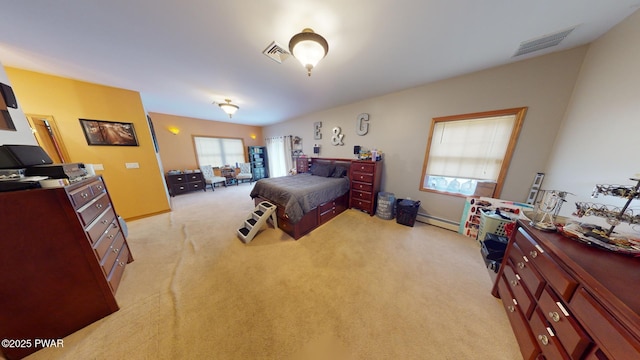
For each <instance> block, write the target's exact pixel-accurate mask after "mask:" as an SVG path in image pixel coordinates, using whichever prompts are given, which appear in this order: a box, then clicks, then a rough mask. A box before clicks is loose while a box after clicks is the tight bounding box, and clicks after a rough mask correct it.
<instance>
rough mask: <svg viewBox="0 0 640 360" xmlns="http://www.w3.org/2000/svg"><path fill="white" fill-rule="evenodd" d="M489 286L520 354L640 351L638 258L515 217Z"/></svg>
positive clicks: (593, 355) (631, 355)
mask: <svg viewBox="0 0 640 360" xmlns="http://www.w3.org/2000/svg"><path fill="white" fill-rule="evenodd" d="M492 293H493V295H494V296H497V297H499V298H500V299H502V303H503V305H504V307H505V310H506V312H507V315H508V317H509V321H510V322H511V326H512V328H513V331H514V334H515V336H516V339H517V341H518V344H519V345H520V350H521V352H522V356H523V358H524V359H548V360H549V359H600V360H602V359H639V358H640V295H639V294H640V258H633V257H629V256H625V255H621V254H616V253H612V252H609V251H606V250H601V249H597V248H593V247H590V246H588V245H585V244H582V243H579V242H577V241H575V240H571V239H569V238H566V237H564V236H562V235H561V234H558V233H549V232H543V231H539V230H537V229H534V228H533V227H531V226H529V225H528V224H527V223H525V222H522V221H518V223H517V230H516V231H515V232H514V234H513V235H512V236H511V238H510V240H509V244H508V245H507V250H506V253H505V256H504V260H503V262H502V264H501V266H500V270H499V272H498V274H497V279H496V283H495V284H494V287H493V290H492Z"/></svg>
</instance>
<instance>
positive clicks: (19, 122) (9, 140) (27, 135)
mask: <svg viewBox="0 0 640 360" xmlns="http://www.w3.org/2000/svg"><path fill="white" fill-rule="evenodd" d="M0 82H1V83H3V84H7V85H9V86H11V83H9V77H7V73H6V71H5V70H4V66H2V63H0ZM9 114H11V119H12V120H13V124H14V125H15V126H16V131H8V130H0V145H2V144H20V145H38V142H37V141H36V138H35V137H34V136H33V133H32V132H31V128H30V127H29V122H27V118H26V116H25V115H24V112H22V108H21V107H20V99H18V108H17V109H12V108H9Z"/></svg>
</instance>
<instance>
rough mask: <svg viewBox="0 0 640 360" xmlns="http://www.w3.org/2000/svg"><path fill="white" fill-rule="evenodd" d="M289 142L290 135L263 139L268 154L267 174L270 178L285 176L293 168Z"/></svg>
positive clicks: (290, 139)
mask: <svg viewBox="0 0 640 360" xmlns="http://www.w3.org/2000/svg"><path fill="white" fill-rule="evenodd" d="M291 141H292V136H291V135H286V136H276V137H272V138H267V139H265V145H266V146H267V153H269V174H270V176H271V177H278V176H286V175H287V174H288V173H289V170H291V168H292V167H293V160H292V158H291V153H292V152H291V150H292V149H291Z"/></svg>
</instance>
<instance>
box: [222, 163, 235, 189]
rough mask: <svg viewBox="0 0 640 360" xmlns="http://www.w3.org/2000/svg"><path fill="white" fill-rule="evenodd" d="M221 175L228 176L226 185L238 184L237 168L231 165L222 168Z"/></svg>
mask: <svg viewBox="0 0 640 360" xmlns="http://www.w3.org/2000/svg"><path fill="white" fill-rule="evenodd" d="M220 175H222V176H224V177H225V178H227V181H226V183H225V186H226V185H234V184H235V185H238V179H236V170H235V169H233V168H230V167H223V168H220Z"/></svg>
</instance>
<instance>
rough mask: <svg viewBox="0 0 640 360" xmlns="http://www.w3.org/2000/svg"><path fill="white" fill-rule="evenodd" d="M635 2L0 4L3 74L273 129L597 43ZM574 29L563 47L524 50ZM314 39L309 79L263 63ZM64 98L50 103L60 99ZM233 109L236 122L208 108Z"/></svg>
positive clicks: (639, 2)
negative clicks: (278, 50)
mask: <svg viewBox="0 0 640 360" xmlns="http://www.w3.org/2000/svg"><path fill="white" fill-rule="evenodd" d="M638 7H640V0H536V1H531V0H483V1H479V0H367V1H364V0H323V1H318V0H310V1H308V0H297V1H294V0H235V1H231V0H226V1H222V0H206V1H204V0H190V1H176V0H174V1H170V0H134V1H131V0H109V1H96V0H94V1H91V0H89V1H88V0H58V1H51V0H21V1H2V5H1V8H0V11H1V13H2V20H1V21H0V62H1V63H2V64H3V65H5V66H12V67H19V68H24V69H29V70H34V71H39V72H44V73H49V74H54V75H59V76H64V77H69V78H74V79H79V80H84V81H89V82H95V83H99V84H104V85H110V86H115V87H120V88H126V89H131V90H135V91H139V92H140V94H141V96H142V101H143V103H144V106H145V109H146V110H147V111H149V112H160V113H167V114H175V115H182V116H188V117H195V118H201V119H210V120H218V121H232V122H235V123H240V124H250V125H267V124H272V123H276V122H280V121H284V120H288V119H291V118H294V117H297V116H300V115H303V114H306V113H310V112H315V111H320V110H324V109H328V108H332V107H335V106H339V105H343V104H348V103H352V102H355V101H358V100H362V99H366V98H370V97H374V96H378V95H383V94H387V93H390V92H395V91H398V90H402V89H406V88H410V87H414V86H418V85H422V84H425V83H429V82H433V81H437V80H441V79H444V78H449V77H453V76H457V75H461V74H465V73H470V72H474V71H477V70H481V69H486V68H490V67H494V66H497V65H502V64H506V63H510V62H514V61H519V60H523V59H526V58H530V57H532V56H537V55H542V54H547V53H549V52H552V51H559V50H563V49H568V48H572V47H575V46H578V45H582V44H586V43H589V42H591V41H593V40H594V39H596V38H598V37H599V36H601V35H602V34H604V33H605V32H607V31H608V30H609V29H611V28H612V27H613V26H614V25H616V24H617V23H619V22H620V21H622V20H623V19H624V18H625V17H627V16H628V15H630V14H631V13H633V12H634V11H636V9H638ZM573 26H578V27H577V28H576V29H575V30H574V31H573V32H572V33H571V34H570V35H569V36H568V37H567V38H566V39H565V40H563V41H562V42H561V43H560V45H558V46H555V47H553V48H549V49H546V50H542V51H539V52H535V53H532V54H529V55H524V56H519V57H517V58H513V55H514V53H515V52H516V50H517V49H518V46H519V45H520V43H521V42H523V41H527V40H531V39H535V38H539V37H542V36H545V35H548V34H551V33H555V32H558V31H561V30H565V29H567V28H571V27H573ZM305 27H310V28H313V29H314V30H315V31H316V32H317V33H319V34H321V35H323V36H324V37H325V38H326V39H327V41H328V42H329V53H328V55H327V57H326V58H325V59H323V60H322V61H321V62H320V63H319V64H318V66H317V67H316V69H314V70H313V72H312V75H311V77H307V74H306V70H305V69H304V68H303V67H302V66H301V65H300V64H299V63H298V62H297V60H295V59H294V58H289V59H287V60H286V61H284V62H283V63H282V64H278V63H277V62H275V61H273V60H271V59H269V58H268V57H266V56H265V55H263V54H262V51H263V50H264V49H265V48H266V47H267V45H269V44H270V43H271V42H272V41H274V40H275V41H277V42H278V43H279V44H281V45H282V46H283V47H285V48H287V47H288V42H289V39H290V38H291V36H293V35H294V34H296V33H298V32H300V31H301V30H302V29H303V28H305ZM52 91H55V89H52ZM225 98H230V99H231V100H232V101H233V103H235V104H237V105H239V106H240V110H239V111H238V112H237V113H236V115H234V117H233V119H231V120H230V119H229V118H228V117H227V116H226V115H225V114H224V113H223V112H222V110H220V109H219V108H218V107H217V106H216V105H212V102H213V101H218V102H221V101H223V100H224V99H225Z"/></svg>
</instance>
